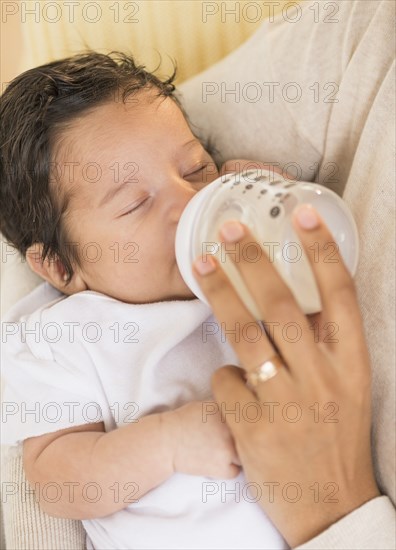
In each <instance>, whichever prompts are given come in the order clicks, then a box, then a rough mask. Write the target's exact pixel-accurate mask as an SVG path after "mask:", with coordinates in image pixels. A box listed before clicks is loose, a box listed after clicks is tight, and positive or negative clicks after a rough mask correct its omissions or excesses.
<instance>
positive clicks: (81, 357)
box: [2, 283, 288, 550]
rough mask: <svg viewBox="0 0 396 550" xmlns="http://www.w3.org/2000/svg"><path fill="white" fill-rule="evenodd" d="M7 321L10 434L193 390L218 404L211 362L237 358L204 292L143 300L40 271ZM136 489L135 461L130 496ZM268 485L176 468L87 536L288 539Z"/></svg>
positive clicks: (120, 415)
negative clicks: (64, 283) (269, 500)
mask: <svg viewBox="0 0 396 550" xmlns="http://www.w3.org/2000/svg"><path fill="white" fill-rule="evenodd" d="M2 332H3V335H2V340H3V353H2V355H3V372H2V374H3V378H4V380H5V389H4V395H3V434H2V435H3V443H4V444H8V445H19V444H21V442H22V441H23V440H24V439H25V438H27V437H32V436H37V435H41V434H45V433H49V432H53V431H57V430H60V429H64V428H68V427H71V426H78V425H81V424H86V423H92V422H100V421H103V422H104V426H105V430H106V432H107V431H110V430H114V429H116V428H117V427H121V426H123V425H125V424H127V423H129V422H133V421H137V420H138V418H139V417H141V416H145V415H147V414H151V413H154V412H161V411H166V410H169V409H174V408H177V407H180V406H181V405H183V404H184V403H186V402H188V401H191V400H203V401H208V402H209V403H210V404H209V405H208V409H207V411H208V414H209V413H210V411H211V410H213V409H211V408H210V407H212V406H213V403H214V399H213V396H212V395H211V390H210V377H211V374H212V373H213V371H214V370H215V369H217V368H219V367H220V366H222V365H223V364H227V363H230V364H236V365H239V362H238V359H237V357H236V355H235V353H234V351H233V350H232V348H231V346H230V345H229V344H228V343H227V342H226V340H225V338H224V335H223V334H222V332H221V330H220V327H219V325H218V322H217V321H216V319H215V318H214V316H213V314H212V312H211V309H210V308H209V307H208V306H207V305H206V304H204V303H203V302H201V301H200V300H198V299H194V300H174V301H164V302H156V303H152V304H138V305H135V304H127V303H124V302H120V301H118V300H115V299H113V298H110V297H108V296H105V295H103V294H100V293H97V292H93V291H84V292H80V293H77V294H75V295H73V296H70V297H67V296H65V295H64V294H61V293H60V292H58V291H57V290H55V289H54V288H53V287H51V286H50V285H49V284H48V283H43V284H42V285H40V286H39V287H37V288H36V289H35V290H34V291H33V292H32V293H31V294H29V295H28V296H27V297H26V298H24V299H23V300H22V301H20V302H19V303H18V304H17V305H16V306H14V308H13V309H12V310H11V311H10V312H9V313H8V315H7V316H6V318H5V320H4V323H3V331H2ZM131 452H133V449H131ZM72 459H73V457H70V460H72ZM272 481H273V480H268V482H272ZM88 489H89V491H88ZM88 489H87V495H89V498H92V499H95V498H100V493H98V492H97V491H98V488H97V487H96V488H95V486H93V487H90V488H88ZM119 489H122V488H119ZM133 490H134V485H133V473H131V490H130V491H129V496H128V498H130V497H133ZM95 491H96V492H95ZM114 492H115V494H116V492H117V488H116V487H115V488H114ZM127 493H128V491H127ZM123 494H125V492H124V493H123ZM268 494H269V487H268V486H266V485H263V484H260V485H259V484H258V483H250V484H249V483H248V482H247V480H246V478H245V477H244V475H243V473H240V474H239V475H238V477H236V478H234V479H231V480H230V479H228V480H225V479H216V480H214V479H211V478H207V477H200V476H192V475H186V474H181V473H176V474H174V475H173V476H171V477H170V478H169V479H168V480H167V481H165V482H164V483H162V484H161V485H160V486H158V487H157V488H155V489H153V490H151V491H149V492H148V493H147V494H146V495H144V496H143V497H141V498H140V499H139V500H138V501H137V502H132V503H131V504H127V505H126V507H125V508H124V509H123V510H121V511H119V512H116V513H114V514H112V515H110V516H107V517H104V518H99V519H94V520H91V519H90V520H83V524H84V528H85V530H86V531H87V535H88V538H87V544H88V548H100V549H105V548H115V549H127V548H128V549H143V548H147V549H160V548H161V549H165V548H168V549H177V548H180V549H182V548H183V549H198V548H200V549H202V548H219V549H220V548H223V549H227V550H228V549H242V548H261V549H271V550H276V549H284V548H288V546H287V544H286V543H285V541H284V540H283V538H282V536H281V535H280V534H279V533H278V531H277V530H276V529H275V527H274V526H273V525H272V523H271V522H270V520H269V519H268V518H267V517H266V515H265V514H264V512H263V511H262V509H261V508H260V506H259V505H258V504H257V500H258V498H259V497H263V498H265V497H266V496H267V495H268ZM127 502H128V501H127Z"/></svg>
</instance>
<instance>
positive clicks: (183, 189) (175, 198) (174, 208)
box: [169, 184, 197, 223]
mask: <svg viewBox="0 0 396 550" xmlns="http://www.w3.org/2000/svg"><path fill="white" fill-rule="evenodd" d="M196 193H197V190H196V189H194V188H192V187H189V186H187V185H185V184H184V185H181V186H179V187H178V188H175V189H174V190H173V192H172V197H171V198H170V207H169V208H170V212H169V218H170V219H171V221H174V222H176V223H177V222H178V221H179V219H180V217H181V215H182V213H183V210H184V209H185V208H186V206H187V204H188V203H189V201H190V200H191V199H192V198H193V196H194V195H195V194H196Z"/></svg>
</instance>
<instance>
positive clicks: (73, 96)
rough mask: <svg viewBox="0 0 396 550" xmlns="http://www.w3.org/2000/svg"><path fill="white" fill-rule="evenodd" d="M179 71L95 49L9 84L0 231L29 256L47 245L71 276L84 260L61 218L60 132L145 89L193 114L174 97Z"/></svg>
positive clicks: (0, 110)
mask: <svg viewBox="0 0 396 550" xmlns="http://www.w3.org/2000/svg"><path fill="white" fill-rule="evenodd" d="M176 71H177V68H176V64H174V70H173V74H172V75H171V76H170V77H169V78H168V79H166V80H161V79H160V78H158V77H156V76H154V74H153V73H150V72H148V71H146V70H145V67H144V66H143V65H137V64H136V63H135V60H134V59H133V57H132V56H131V55H127V54H125V53H122V52H110V53H109V54H107V55H106V54H101V53H97V52H94V51H90V50H88V51H86V52H84V53H81V54H78V55H74V56H72V57H68V58H65V59H61V60H58V61H54V62H51V63H48V64H46V65H42V66H40V67H36V68H34V69H31V70H28V71H26V72H24V73H22V74H21V75H19V76H17V77H16V78H15V79H14V80H13V81H12V82H11V83H10V84H9V85H8V86H7V88H6V90H5V92H4V94H3V95H2V97H1V107H0V115H1V137H0V182H1V185H0V230H1V232H2V233H3V235H4V237H5V238H6V239H7V241H8V242H9V243H10V244H11V245H12V246H13V247H15V248H16V249H17V250H18V251H19V252H20V253H21V254H22V255H23V256H26V251H27V250H28V248H29V247H30V246H31V245H33V244H35V243H43V250H42V255H41V261H42V262H43V261H44V260H45V258H46V257H47V256H48V259H49V260H53V259H57V260H60V261H61V262H62V263H63V266H64V268H65V272H66V275H67V282H70V280H71V277H72V275H73V267H72V266H73V264H76V265H81V264H80V259H79V255H78V251H77V249H76V248H77V247H74V246H68V241H67V231H66V228H65V223H64V220H63V218H62V216H63V214H64V213H65V212H66V210H67V206H68V201H69V197H68V195H67V193H64V192H62V193H60V192H59V191H57V190H56V189H53V186H52V185H51V182H50V178H51V173H50V172H51V162H52V160H51V159H52V153H53V148H54V144H55V142H56V138H57V136H58V135H59V134H60V132H61V131H62V130H63V129H64V128H65V127H67V125H68V124H69V123H70V122H71V121H73V119H75V118H76V117H78V116H81V115H82V114H84V113H85V112H88V111H89V110H91V109H93V108H95V107H97V106H99V105H100V104H102V103H106V102H107V101H109V100H111V99H113V98H115V97H118V98H119V99H118V100H120V98H121V99H122V101H123V102H124V103H125V101H126V100H127V99H128V98H130V97H131V96H133V95H135V94H136V93H138V92H139V91H141V90H143V89H152V90H154V91H158V93H156V94H155V97H159V96H163V97H164V99H165V98H166V97H170V98H171V99H173V100H174V101H175V102H176V103H177V105H178V106H179V108H180V109H181V111H182V112H183V114H184V116H185V117H186V119H187V116H186V113H185V112H184V110H183V108H182V106H181V104H180V101H179V100H178V98H177V96H176V95H175V86H174V84H173V82H174V79H175V76H176Z"/></svg>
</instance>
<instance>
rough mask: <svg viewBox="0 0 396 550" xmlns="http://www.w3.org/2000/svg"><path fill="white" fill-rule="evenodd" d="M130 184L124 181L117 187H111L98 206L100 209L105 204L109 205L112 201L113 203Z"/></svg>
mask: <svg viewBox="0 0 396 550" xmlns="http://www.w3.org/2000/svg"><path fill="white" fill-rule="evenodd" d="M128 183H130V181H123V182H122V183H121V184H120V185H118V186H117V187H110V189H109V190H108V191H107V193H106V194H105V195H104V196H103V197H102V200H101V201H100V203H99V204H98V208H101V207H102V206H103V205H104V204H107V203H109V202H110V201H112V200H113V199H114V197H115V196H116V195H118V194H119V193H120V192H122V191H124V189H126V186H127V184H128Z"/></svg>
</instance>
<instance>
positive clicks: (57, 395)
mask: <svg viewBox="0 0 396 550" xmlns="http://www.w3.org/2000/svg"><path fill="white" fill-rule="evenodd" d="M47 325H49V323H47ZM58 325H59V326H60V324H58ZM43 327H45V325H43V322H42V319H41V313H40V311H37V312H35V313H33V314H32V315H29V316H27V317H26V318H21V320H20V321H18V322H7V323H3V327H2V333H3V334H2V379H3V383H4V388H3V397H2V421H1V425H2V444H3V445H18V444H20V443H21V442H22V441H23V440H24V439H26V438H28V437H34V436H39V435H43V434H46V433H50V432H55V431H58V430H62V429H65V428H70V427H72V426H79V425H82V424H91V423H95V422H101V421H102V420H103V413H102V404H101V403H100V399H101V397H100V391H99V390H98V382H97V381H96V379H95V369H94V368H92V359H91V358H90V356H89V354H88V353H87V352H86V351H84V347H83V346H82V345H81V343H80V342H79V341H75V342H73V343H70V341H68V339H67V338H65V337H64V335H63V336H62V338H58V337H57V336H56V331H57V327H56V325H53V326H47V327H46V330H45V331H44V330H43ZM57 338H58V339H57ZM62 339H63V342H62ZM55 341H56V346H57V349H58V350H59V348H62V346H63V347H65V346H66V347H65V349H64V350H63V353H61V354H59V353H56V357H55V354H54V351H53V350H54V342H55ZM51 342H52V343H51Z"/></svg>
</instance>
